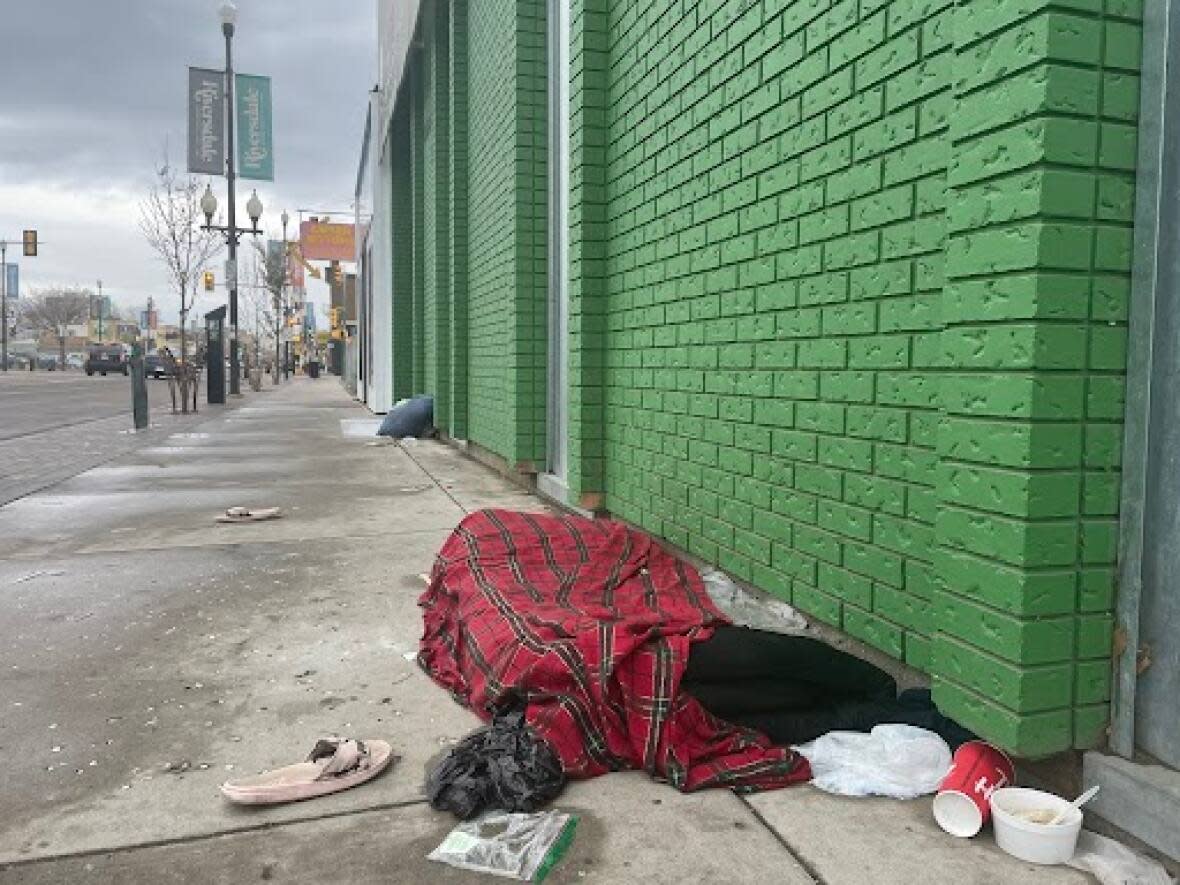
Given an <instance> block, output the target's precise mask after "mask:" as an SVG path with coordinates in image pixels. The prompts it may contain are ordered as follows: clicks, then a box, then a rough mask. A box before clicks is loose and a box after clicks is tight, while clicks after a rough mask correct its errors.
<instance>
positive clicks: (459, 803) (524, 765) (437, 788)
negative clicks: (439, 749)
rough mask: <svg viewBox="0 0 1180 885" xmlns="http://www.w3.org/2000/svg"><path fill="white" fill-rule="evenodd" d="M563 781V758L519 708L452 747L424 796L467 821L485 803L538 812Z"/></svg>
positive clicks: (504, 808)
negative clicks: (536, 732)
mask: <svg viewBox="0 0 1180 885" xmlns="http://www.w3.org/2000/svg"><path fill="white" fill-rule="evenodd" d="M564 786H565V774H564V773H563V772H562V770H561V761H560V760H559V759H558V758H557V756H556V755H554V753H553V751H552V750H550V749H549V746H548V745H547V744H546V743H545V742H544V741H542V740H539V739H538V738H537V737H535V736H534V735H533V734H532V732H531V731H529V729H528V726H527V725H526V723H525V721H524V710H523V709H522V708H517V709H513V710H509V711H506V712H504V713H499V714H497V715H496V717H495V718H494V719H493V720H492V724H491V725H490V726H487V727H485V728H481V729H479V730H477V731H475V732H473V733H472V734H470V735H468V736H467V737H465V738H464V739H463V740H462V741H460V742H459V743H458V744H457V745H456V746H455V747H452V748H451V750H450V751H449V752H448V753H447V755H446V756H444V757H443V759H442V760H441V761H440V762H439V764H438V765H436V766H435V767H434V769H433V770H432V771H431V772H430V773H429V775H428V776H427V779H426V796H427V798H429V799H430V804H431V805H432V806H433V807H434V808H435V809H437V810H439V811H450V812H452V813H453V814H454V815H455V816H456V817H458V818H461V819H463V820H467V819H468V818H471V817H474V816H475V815H476V814H478V813H479V812H481V811H483V810H484V809H485V808H497V809H502V810H504V811H536V810H537V809H538V808H541V807H542V806H543V805H545V804H546V803H547V802H549V801H550V800H552V799H554V798H555V797H556V796H557V795H558V794H559V793H560V792H561V790H562V788H563V787H564Z"/></svg>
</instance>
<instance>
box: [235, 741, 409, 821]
mask: <svg viewBox="0 0 1180 885" xmlns="http://www.w3.org/2000/svg"><path fill="white" fill-rule="evenodd" d="M397 759H398V757H397V756H394V755H393V752H392V748H391V747H390V746H389V744H387V743H386V742H385V741H357V740H345V739H344V738H325V739H323V740H319V741H317V742H316V745H315V747H313V748H312V751H311V753H310V754H309V755H308V757H307V761H306V762H297V763H296V764H294V765H287V766H285V767H283V768H276V769H273V770H272V771H264V772H263V773H262V774H259V775H255V776H254V777H245V778H241V779H240V780H236V781H226V782H225V783H224V784H222V785H221V795H223V796H225V798H226V799H228V800H229V801H230V802H236V803H238V804H239V805H273V804H276V803H279V802H296V801H298V800H300V799H312V798H314V797H316V796H324V795H327V794H328V793H336V792H339V791H340V790H347V789H348V788H349V787H355V786H357V785H358V784H363V783H364V782H365V781H367V780H371V779H372V778H375V777H376V776H377V775H379V774H380V773H381V772H382V771H384V770H385V769H386V768H387V767H388V766H389V764H390V762H394V761H396V760H397Z"/></svg>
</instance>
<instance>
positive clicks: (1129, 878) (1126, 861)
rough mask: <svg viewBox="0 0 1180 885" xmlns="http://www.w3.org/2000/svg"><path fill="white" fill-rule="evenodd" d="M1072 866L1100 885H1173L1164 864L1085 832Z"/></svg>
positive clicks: (1118, 843)
mask: <svg viewBox="0 0 1180 885" xmlns="http://www.w3.org/2000/svg"><path fill="white" fill-rule="evenodd" d="M1069 866H1071V867H1073V868H1074V869H1078V870H1081V871H1082V872H1084V873H1089V874H1090V875H1092V876H1093V877H1094V878H1095V879H1097V880H1098V882H1099V883H1100V885H1173V883H1174V881H1175V880H1174V879H1172V877H1171V876H1169V875H1168V871H1167V870H1165V869H1164V867H1163V864H1161V863H1160V862H1159V861H1157V860H1153V859H1152V858H1150V857H1145V856H1144V855H1142V854H1138V853H1137V852H1134V851H1132V850H1131V849H1130V848H1128V847H1127V846H1126V845H1123V844H1122V843H1121V842H1116V841H1115V840H1114V839H1108V838H1107V837H1106V836H1100V835H1098V834H1097V833H1091V832H1090V831H1089V830H1083V831H1082V833H1081V835H1080V837H1079V838H1078V845H1077V848H1076V849H1075V850H1074V855H1073V857H1072V858H1071V859H1070V860H1069Z"/></svg>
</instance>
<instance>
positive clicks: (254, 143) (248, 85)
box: [234, 74, 275, 181]
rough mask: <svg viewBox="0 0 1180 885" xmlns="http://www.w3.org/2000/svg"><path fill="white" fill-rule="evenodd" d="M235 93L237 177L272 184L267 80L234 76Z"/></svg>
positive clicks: (272, 143)
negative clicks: (236, 110)
mask: <svg viewBox="0 0 1180 885" xmlns="http://www.w3.org/2000/svg"><path fill="white" fill-rule="evenodd" d="M234 93H235V95H234V104H236V105H237V106H238V116H237V121H238V169H237V172H238V175H240V176H241V177H242V178H253V179H256V180H259V181H274V180H275V161H274V133H273V131H272V129H271V102H270V77H255V76H254V75H252V74H235V75H234Z"/></svg>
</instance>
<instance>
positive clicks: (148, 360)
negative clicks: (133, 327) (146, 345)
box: [143, 353, 176, 378]
mask: <svg viewBox="0 0 1180 885" xmlns="http://www.w3.org/2000/svg"><path fill="white" fill-rule="evenodd" d="M143 374H144V376H145V377H147V378H167V377H168V376H169V375H174V374H176V368H175V366H173V365H171V364H170V363H169V362H168V360H166V359H164V357H162V356H160V355H159V354H158V353H150V354H148V355H147V356H145V357H144V358H143Z"/></svg>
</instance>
